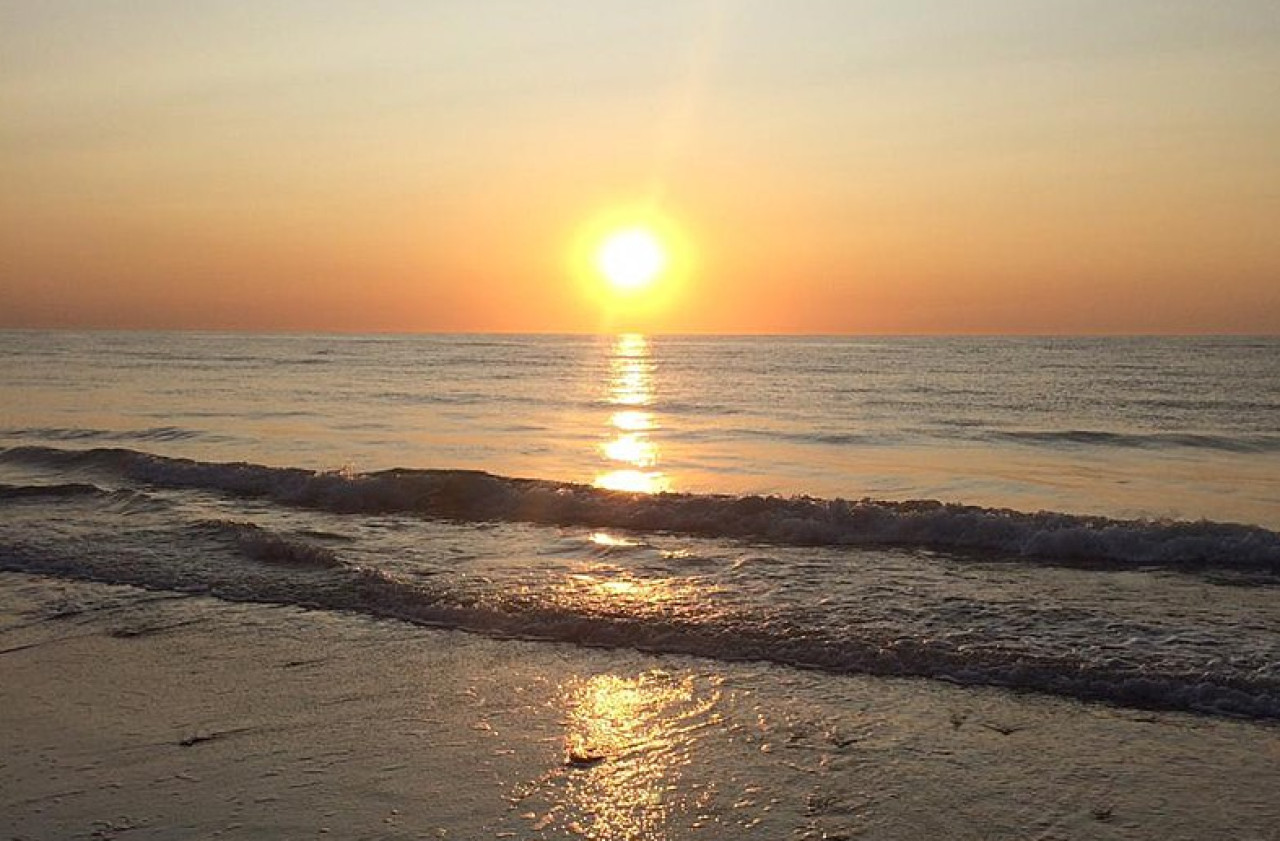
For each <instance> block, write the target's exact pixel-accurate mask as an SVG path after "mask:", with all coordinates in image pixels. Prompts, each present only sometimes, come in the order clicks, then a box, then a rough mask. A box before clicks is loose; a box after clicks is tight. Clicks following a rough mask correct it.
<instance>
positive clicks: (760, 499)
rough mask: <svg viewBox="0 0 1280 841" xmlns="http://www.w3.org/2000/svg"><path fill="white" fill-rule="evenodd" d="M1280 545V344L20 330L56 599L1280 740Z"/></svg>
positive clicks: (17, 558) (10, 372) (31, 498)
mask: <svg viewBox="0 0 1280 841" xmlns="http://www.w3.org/2000/svg"><path fill="white" fill-rule="evenodd" d="M1277 529H1280V339H1277V338H1247V337H1206V338H1154V337H1140V338H906V337H900V338H894V337H886V338H860V337H680V336H672V337H668V336H650V337H646V336H642V335H637V334H624V335H619V336H600V337H594V336H511V335H428V336H304V335H290V336H259V335H233V334H213V333H73V332H39V331H9V332H0V570H5V571H9V572H14V573H23V574H27V575H35V576H39V577H46V578H51V579H61V580H66V579H72V580H83V581H92V582H106V583H111V584H121V585H132V586H135V587H142V588H146V589H148V590H158V591H177V592H182V593H197V594H203V595H209V596H214V597H217V598H219V599H223V600H228V601H236V602H264V603H271V604H280V605H286V606H301V607H306V608H308V609H311V610H316V611H337V612H342V613H347V614H352V613H354V614H358V615H365V616H370V617H377V618H386V619H398V620H407V621H408V622H411V623H418V624H421V625H430V626H434V627H442V628H449V629H457V630H463V631H469V632H474V633H478V634H481V635H485V636H488V637H491V638H500V639H512V638H515V639H519V640H522V641H525V642H528V641H552V642H557V643H564V644H569V645H575V646H585V647H591V648H597V647H605V648H613V649H624V650H635V651H640V652H658V653H664V654H678V655H692V656H694V657H697V658H703V659H705V660H707V661H711V662H728V661H735V662H739V661H754V662H760V661H763V662H768V663H773V664H778V665H781V666H783V667H803V668H804V669H806V670H811V671H812V672H816V673H819V674H823V673H827V674H832V675H848V674H859V675H886V676H896V677H908V678H924V679H929V680H935V681H944V682H946V683H949V684H953V685H959V686H962V687H996V688H999V689H1002V690H1011V691H1015V692H1019V693H1033V694H1040V695H1049V696H1058V697H1062V698H1069V699H1077V700H1083V701H1086V702H1098V703H1101V704H1104V705H1113V706H1119V707H1136V708H1151V709H1162V710H1174V711H1182V712H1188V713H1193V714H1196V715H1202V716H1216V717H1220V716H1230V717H1243V718H1250V719H1275V718H1280V602H1278V601H1277V599H1276V594H1277V592H1278V590H1277V587H1278V586H1280V533H1278V532H1277ZM522 644H523V643H522Z"/></svg>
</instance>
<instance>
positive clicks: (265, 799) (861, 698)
mask: <svg viewBox="0 0 1280 841" xmlns="http://www.w3.org/2000/svg"><path fill="white" fill-rule="evenodd" d="M1278 791H1280V729H1278V728H1276V727H1275V726H1274V725H1264V724H1258V723H1253V722H1247V721H1230V720H1222V719H1212V718H1206V717H1196V716H1188V715H1180V714H1165V713H1147V712H1141V711H1133V710H1120V709H1114V708H1109V707H1104V706H1088V705H1081V704H1077V703H1073V702H1067V701H1059V700H1057V699H1053V698H1046V697H1038V696H1015V695H1010V694H1007V693H1004V692H999V691H994V690H991V691H987V690H973V689H960V688H956V687H951V686H947V685H945V684H939V683H935V682H929V681H888V680H878V679H869V678H861V677H833V676H830V675H823V674H817V673H806V672H798V671H794V670H789V669H783V668H776V667H772V666H764V665H757V664H725V663H718V662H713V661H701V660H693V659H686V658H677V657H658V656H648V655H643V654H637V653H632V652H623V651H601V650H584V649H579V648H575V647H572V646H565V645H553V644H544V643H533V642H512V641H499V640H491V639H486V638H483V637H477V636H473V635H468V634H462V633H457V632H447V631H437V630H431V629H424V628H418V627H413V626H409V625H403V624H398V623H392V622H376V621H370V620H368V619H364V618H361V617H355V616H346V615H338V614H333V613H325V612H319V611H304V610H299V609H294V608H283V607H270V606H262V605H245V604H231V603H227V602H221V601H217V600H214V599H208V598H200V597H189V596H179V595H176V594H168V593H154V592H145V591H140V590H135V589H132V588H127V587H115V586H106V585H97V584H86V583H75V582H63V581H55V580H50V579H43V578H37V577H32V576H26V575H18V574H12V573H6V574H0V810H2V811H0V837H2V838H4V839H10V838H21V839H63V838H67V839H79V838H85V839H104V838H120V839H130V841H131V839H153V838H165V839H170V838H229V839H248V838H264V839H265V838H316V837H330V838H344V839H347V838H370V839H374V838H393V839H399V838H463V839H471V838H475V839H480V838H521V839H523V838H536V839H542V838H546V839H551V838H582V837H585V838H594V839H605V840H606V841H612V840H613V839H665V838H673V839H682V838H706V839H720V838H725V839H729V838H761V839H781V838H808V839H819V838H828V839H836V838H886V839H898V838H901V839H920V838H958V839H994V838H1037V839H1075V838H1079V839H1112V838H1115V839H1119V838H1152V839H1157V838H1158V839H1182V838H1185V839H1217V838H1221V839H1275V838H1280V807H1278V806H1277V805H1276V803H1277V800H1276V797H1275V795H1276V792H1278Z"/></svg>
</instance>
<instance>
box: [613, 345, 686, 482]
mask: <svg viewBox="0 0 1280 841" xmlns="http://www.w3.org/2000/svg"><path fill="white" fill-rule="evenodd" d="M655 368H656V364H655V362H654V361H653V356H652V353H651V351H650V348H649V340H648V339H646V338H645V337H644V336H642V335H640V334H639V333H623V334H622V335H620V336H618V337H617V339H616V340H615V341H614V343H613V347H612V348H611V351H610V355H609V381H608V393H607V395H606V399H607V400H608V402H609V404H610V405H611V406H614V407H616V408H615V410H614V411H613V413H612V414H611V415H610V417H609V425H608V430H609V438H608V439H607V440H606V441H605V442H604V443H602V444H601V445H600V453H601V455H603V456H604V458H605V460H606V462H607V467H608V468H609V469H607V470H604V471H602V472H600V473H599V474H597V476H596V478H595V485H596V487H599V488H607V489H609V490H614V491H632V492H636V493H661V492H663V491H668V490H670V489H671V481H670V479H669V478H668V477H667V476H666V474H664V473H663V472H662V471H660V470H658V469H657V467H658V461H659V452H658V445H657V443H656V442H655V441H654V439H653V434H654V432H655V431H656V430H657V429H658V419H657V415H656V414H655V413H654V412H653V410H652V406H653V404H654V400H655V393H654V384H653V381H654V370H655Z"/></svg>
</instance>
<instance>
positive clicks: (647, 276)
mask: <svg viewBox="0 0 1280 841" xmlns="http://www.w3.org/2000/svg"><path fill="white" fill-rule="evenodd" d="M666 265H667V252H666V250H665V249H664V248H663V247H662V243H661V242H660V241H659V240H658V238H657V237H656V236H655V235H654V234H653V232H652V231H649V230H646V229H644V228H627V229H625V230H621V231H615V232H614V233H612V234H610V235H609V236H607V237H606V238H605V239H604V241H603V242H602V243H600V248H599V249H598V250H597V251H596V267H597V268H599V269H600V273H601V274H603V275H604V276H605V279H606V280H608V281H609V283H610V285H612V286H613V288H614V289H616V290H618V291H620V292H633V291H636V290H640V289H644V288H645V287H646V286H648V285H649V284H651V283H653V281H654V280H656V279H657V277H658V275H660V274H661V273H662V270H663V269H664V268H665V267H666Z"/></svg>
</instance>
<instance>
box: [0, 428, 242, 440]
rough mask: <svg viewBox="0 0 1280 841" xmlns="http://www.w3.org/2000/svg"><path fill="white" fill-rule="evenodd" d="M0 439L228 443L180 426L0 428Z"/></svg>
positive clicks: (216, 437)
mask: <svg viewBox="0 0 1280 841" xmlns="http://www.w3.org/2000/svg"><path fill="white" fill-rule="evenodd" d="M0 438H34V439H36V440H40V441H192V440H217V441H226V440H230V439H228V438H226V436H222V435H213V434H211V433H208V432H204V431H201V430H198V429H186V428H184V427H180V426H156V427H151V428H149V429H115V430H112V429H84V428H68V427H34V428H30V429H0Z"/></svg>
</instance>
